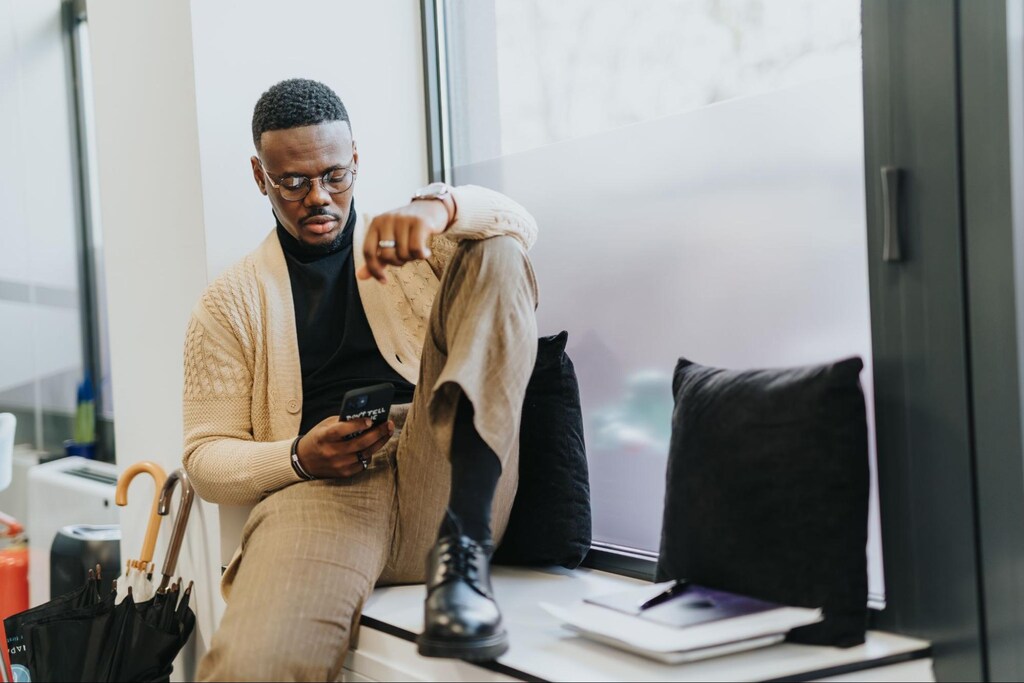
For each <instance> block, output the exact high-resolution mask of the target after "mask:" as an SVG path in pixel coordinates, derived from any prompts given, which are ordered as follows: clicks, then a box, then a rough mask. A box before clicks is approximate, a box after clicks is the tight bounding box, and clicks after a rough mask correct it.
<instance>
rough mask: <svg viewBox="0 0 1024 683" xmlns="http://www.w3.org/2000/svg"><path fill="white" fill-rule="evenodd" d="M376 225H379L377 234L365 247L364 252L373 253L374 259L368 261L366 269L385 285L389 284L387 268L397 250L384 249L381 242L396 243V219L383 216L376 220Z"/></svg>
mask: <svg viewBox="0 0 1024 683" xmlns="http://www.w3.org/2000/svg"><path fill="white" fill-rule="evenodd" d="M378 220H379V224H378ZM374 223H375V224H377V230H376V234H375V235H374V236H373V239H372V241H368V242H367V243H366V244H365V245H363V248H364V250H372V251H373V259H372V260H370V259H367V261H366V267H367V268H368V269H369V270H370V273H371V274H372V275H373V277H375V278H377V280H379V281H380V282H382V283H383V282H387V271H386V270H385V267H386V266H387V265H389V264H391V263H392V259H393V257H394V253H395V250H394V248H391V247H382V246H381V242H383V243H385V244H389V243H391V242H394V241H395V229H394V218H393V217H390V216H383V217H381V218H379V219H374Z"/></svg>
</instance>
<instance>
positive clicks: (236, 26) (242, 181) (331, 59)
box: [192, 0, 427, 277]
mask: <svg viewBox="0 0 1024 683" xmlns="http://www.w3.org/2000/svg"><path fill="white" fill-rule="evenodd" d="M238 7H239V5H238V4H237V3H232V2H228V1H226V0H202V1H200V2H193V3H192V35H193V40H194V50H195V51H194V55H195V69H196V88H197V92H199V93H200V97H199V98H198V115H199V148H200V154H201V157H202V164H203V170H204V173H203V194H204V195H205V196H206V197H207V201H206V203H205V211H204V214H205V219H206V226H207V229H206V248H207V263H208V267H209V274H210V276H211V277H214V276H216V275H217V274H218V273H220V272H221V271H222V270H223V269H224V268H225V267H227V266H229V265H231V264H232V263H233V262H235V261H236V260H237V259H238V258H239V257H240V256H241V255H243V254H244V253H246V252H247V251H249V250H250V249H252V248H253V247H254V246H256V245H257V244H258V243H259V241H260V240H262V239H263V237H264V236H265V235H266V234H267V232H268V231H269V230H270V228H272V227H273V226H274V222H273V217H272V215H271V213H270V204H269V202H268V201H267V200H266V199H265V198H264V197H263V196H262V195H260V194H259V193H258V191H257V189H256V184H255V183H254V182H253V179H252V170H251V168H250V166H249V157H250V156H252V155H253V154H254V153H255V149H254V148H253V143H252V132H251V127H250V124H251V121H252V109H253V106H254V105H255V104H256V100H257V99H259V96H260V95H261V94H262V93H263V92H264V91H265V90H266V89H267V88H268V87H270V86H271V85H273V84H274V83H276V82H277V81H280V80H282V79H285V78H293V77H297V76H301V77H304V78H313V79H316V80H319V81H323V82H324V83H326V84H327V85H329V86H330V87H331V88H333V89H334V91H335V92H337V93H338V95H339V96H340V97H341V99H342V101H343V102H344V103H345V107H346V108H347V109H348V113H349V117H350V118H351V119H352V129H353V134H354V138H355V141H356V144H357V146H358V148H359V178H358V180H357V185H356V195H355V196H356V207H357V209H358V210H359V212H360V213H363V212H366V211H368V210H370V211H379V210H382V209H388V208H392V207H393V206H397V205H399V204H404V203H405V202H406V201H407V200H408V198H409V196H410V195H411V193H412V191H413V190H414V189H416V188H417V187H420V186H422V185H424V184H426V181H427V154H426V125H425V123H424V103H423V76H422V74H423V70H422V59H421V49H420V44H421V41H420V10H419V3H418V2H417V0H384V1H381V0H376V1H374V0H341V1H339V0H333V1H332V0H316V1H304V2H294V3H288V4H286V5H282V4H281V2H280V1H279V0H251V1H250V2H247V3H246V4H245V10H244V11H239V9H238Z"/></svg>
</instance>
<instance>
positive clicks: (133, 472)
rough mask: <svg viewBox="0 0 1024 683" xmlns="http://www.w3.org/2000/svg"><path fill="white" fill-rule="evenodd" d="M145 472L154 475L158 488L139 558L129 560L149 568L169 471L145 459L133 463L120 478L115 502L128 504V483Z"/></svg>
mask: <svg viewBox="0 0 1024 683" xmlns="http://www.w3.org/2000/svg"><path fill="white" fill-rule="evenodd" d="M143 472H146V473H148V474H149V475H150V476H151V477H153V481H154V482H155V483H156V490H155V491H154V492H153V505H152V508H151V509H150V511H149V524H147V525H146V538H145V539H144V540H143V542H142V552H141V553H140V554H139V559H138V560H134V561H130V562H129V565H134V566H135V567H136V568H138V569H145V568H147V567H148V566H149V564H150V562H152V561H153V551H154V550H155V549H156V537H157V534H159V533H160V514H159V512H158V508H159V506H160V491H161V490H162V489H163V486H164V482H165V481H167V473H166V472H164V468H162V467H160V465H157V464H156V463H155V462H150V461H148V460H143V461H141V462H137V463H135V464H133V465H129V466H128V468H127V469H125V471H124V472H123V473H122V474H121V476H120V477H119V478H118V480H117V491H116V492H115V494H114V502H115V503H117V504H118V505H120V506H122V507H123V506H125V505H127V504H128V485H129V484H131V483H132V479H134V478H135V477H136V476H138V475H139V474H142V473H143Z"/></svg>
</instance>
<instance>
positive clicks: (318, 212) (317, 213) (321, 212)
mask: <svg viewBox="0 0 1024 683" xmlns="http://www.w3.org/2000/svg"><path fill="white" fill-rule="evenodd" d="M321 216H329V217H330V218H333V219H334V220H336V221H338V222H341V216H339V215H338V214H336V213H334V212H333V211H328V210H327V209H312V210H311V211H310V212H309V215H308V216H306V217H305V218H303V219H302V222H303V223H306V222H307V221H309V220H310V219H311V218H319V217H321Z"/></svg>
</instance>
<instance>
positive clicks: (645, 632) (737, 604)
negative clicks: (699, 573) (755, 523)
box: [541, 582, 821, 664]
mask: <svg viewBox="0 0 1024 683" xmlns="http://www.w3.org/2000/svg"><path fill="white" fill-rule="evenodd" d="M673 583H674V582H669V583H663V584H652V585H649V586H644V587H641V588H637V589H635V590H632V591H627V592H625V593H616V594H614V595H609V596H598V597H596V598H590V599H588V600H587V601H584V602H578V603H575V604H572V605H569V606H557V605H552V604H548V603H541V607H542V608H544V609H545V610H546V611H547V612H548V613H550V614H551V615H553V616H554V617H555V618H557V619H559V620H561V621H562V622H563V623H564V624H565V625H566V627H567V628H569V629H570V630H573V631H575V632H577V633H579V634H581V635H583V636H585V637H586V638H589V639H591V640H595V641H598V642H601V643H605V644H607V645H612V646H614V647H617V648H620V649H623V650H627V651H629V652H634V653H636V654H640V655H643V656H646V657H649V658H651V659H656V660H658V661H662V662H667V663H670V664H675V663H680V662H687V661H693V660H697V659H706V658H708V657H717V656H720V655H725V654H731V653H734V652H740V651H743V650H750V649H754V648H757V647H764V646H766V645H772V644H774V643H777V642H779V641H781V640H782V639H783V638H785V635H786V634H787V633H788V632H789V631H790V630H792V629H794V628H797V627H799V626H806V625H807V624H813V623H815V622H817V621H820V620H821V610H819V609H805V608H799V607H786V606H783V605H777V604H774V603H769V602H764V601H761V600H755V599H753V598H747V597H744V596H739V595H735V594H732V593H725V592H722V591H714V590H710V589H707V588H703V587H701V586H687V587H686V589H685V590H684V591H680V592H679V594H678V595H676V596H674V597H671V598H670V599H668V600H664V601H663V602H661V603H660V604H657V605H656V606H652V607H649V608H646V609H642V608H641V606H642V605H644V603H647V602H648V601H649V600H650V599H651V598H654V597H655V596H659V595H662V594H664V592H665V591H666V590H667V589H670V588H671V587H672V584H673Z"/></svg>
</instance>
